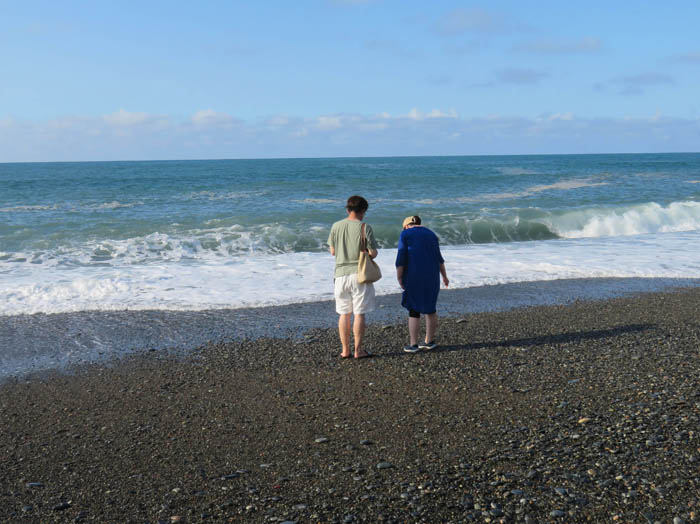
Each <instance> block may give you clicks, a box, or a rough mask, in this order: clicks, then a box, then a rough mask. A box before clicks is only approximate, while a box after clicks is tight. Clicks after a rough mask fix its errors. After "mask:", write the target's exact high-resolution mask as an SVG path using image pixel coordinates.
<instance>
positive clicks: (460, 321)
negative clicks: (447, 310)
mask: <svg viewBox="0 0 700 524" xmlns="http://www.w3.org/2000/svg"><path fill="white" fill-rule="evenodd" d="M466 321H467V319H466V318H460V319H459V320H457V322H456V323H457V324H464V323H465V322H466Z"/></svg>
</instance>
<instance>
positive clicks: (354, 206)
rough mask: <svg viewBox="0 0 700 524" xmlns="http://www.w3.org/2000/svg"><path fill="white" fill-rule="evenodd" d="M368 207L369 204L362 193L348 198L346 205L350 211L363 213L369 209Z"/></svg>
mask: <svg viewBox="0 0 700 524" xmlns="http://www.w3.org/2000/svg"><path fill="white" fill-rule="evenodd" d="M368 207H369V204H368V203H367V201H366V200H365V199H364V198H362V197H361V196H360V195H353V196H351V197H350V198H348V203H347V205H346V206H345V208H346V209H347V210H348V211H353V212H355V213H363V212H365V211H367V208H368Z"/></svg>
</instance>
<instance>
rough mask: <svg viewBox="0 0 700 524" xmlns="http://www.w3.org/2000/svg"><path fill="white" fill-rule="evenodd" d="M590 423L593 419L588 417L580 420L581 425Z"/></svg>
mask: <svg viewBox="0 0 700 524" xmlns="http://www.w3.org/2000/svg"><path fill="white" fill-rule="evenodd" d="M590 421H591V419H590V418H588V417H582V418H580V419H578V423H579V424H586V423H587V422H590Z"/></svg>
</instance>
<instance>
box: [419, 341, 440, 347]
mask: <svg viewBox="0 0 700 524" xmlns="http://www.w3.org/2000/svg"><path fill="white" fill-rule="evenodd" d="M418 347H419V348H420V349H435V348H436V347H437V344H436V343H435V341H434V340H433V341H431V342H421V343H420V344H418Z"/></svg>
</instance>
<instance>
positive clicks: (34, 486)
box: [26, 482, 44, 488]
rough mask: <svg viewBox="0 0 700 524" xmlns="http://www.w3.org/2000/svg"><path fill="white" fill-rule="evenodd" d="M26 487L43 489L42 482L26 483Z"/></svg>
mask: <svg viewBox="0 0 700 524" xmlns="http://www.w3.org/2000/svg"><path fill="white" fill-rule="evenodd" d="M26 486H27V487H28V488H43V487H44V484H43V483H42V482H27V484H26Z"/></svg>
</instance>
